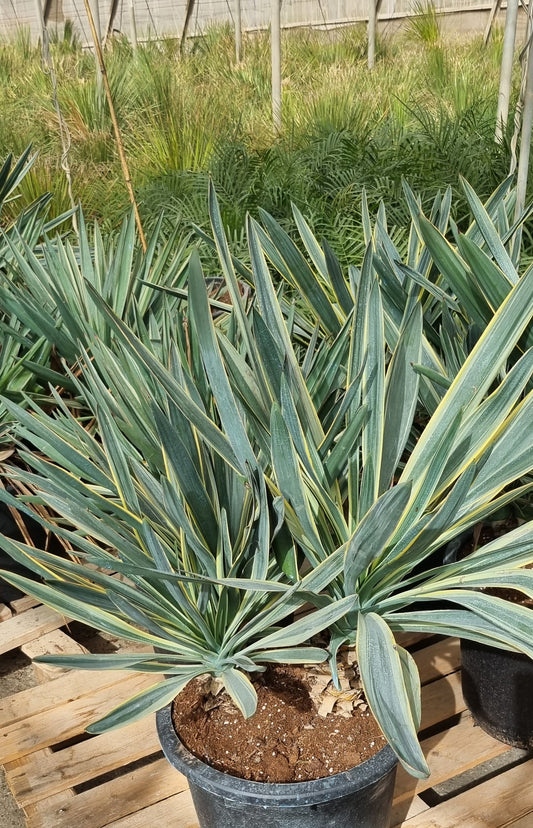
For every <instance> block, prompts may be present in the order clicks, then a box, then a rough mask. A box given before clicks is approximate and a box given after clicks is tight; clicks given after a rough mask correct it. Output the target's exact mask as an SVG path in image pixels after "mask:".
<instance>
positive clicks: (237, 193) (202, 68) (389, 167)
mask: <svg viewBox="0 0 533 828" xmlns="http://www.w3.org/2000/svg"><path fill="white" fill-rule="evenodd" d="M28 45H29V44H28ZM67 45H68V48H67ZM67 45H65V43H63V42H62V41H61V42H59V43H53V44H52V56H53V59H54V62H55V67H56V73H57V76H58V89H59V96H60V104H61V109H62V113H63V116H64V118H65V120H66V123H67V125H68V127H69V130H70V134H71V138H72V147H71V151H70V157H69V158H70V163H71V168H72V174H73V180H74V193H75V197H76V198H80V200H81V202H82V204H83V206H84V210H85V213H86V215H88V216H90V217H93V216H96V217H99V218H100V219H101V220H102V221H103V223H104V226H105V227H107V228H112V229H114V228H116V226H117V225H118V224H119V223H120V221H121V219H122V218H123V215H124V212H125V211H126V210H127V209H128V204H127V195H126V192H125V188H124V183H123V180H122V174H121V171H120V165H119V161H118V157H117V153H116V150H115V146H114V140H113V136H112V131H111V126H110V122H109V114H108V112H107V106H106V104H105V101H104V99H103V97H102V96H101V94H99V92H98V88H97V84H96V81H95V68H94V60H93V59H92V56H91V55H90V54H88V53H86V52H84V51H83V50H81V49H79V48H78V46H77V44H76V43H75V41H74V40H72V39H70V40H68V41H67ZM495 50H496V45H494V46H493V45H492V44H491V46H490V49H485V50H484V49H483V48H482V47H481V44H480V42H478V41H475V42H468V43H461V44H459V45H457V44H454V45H453V47H451V46H450V44H449V43H448V42H447V41H446V40H445V39H444V38H441V39H440V40H439V43H438V44H437V45H436V46H433V47H431V48H430V49H423V50H421V49H420V48H419V46H418V45H417V44H412V43H410V42H409V40H408V39H406V40H402V41H398V42H397V43H396V44H395V45H394V47H391V46H387V48H383V49H382V51H381V53H380V54H381V56H380V59H379V60H378V62H377V65H376V67H375V71H374V72H373V73H368V72H367V71H366V55H365V32H364V27H357V26H355V27H347V28H346V29H343V30H342V31H340V32H336V33H335V34H334V35H333V34H331V33H323V32H322V33H318V32H307V31H306V32H302V31H299V32H287V33H285V34H284V44H283V55H284V58H283V60H284V65H283V75H284V86H283V97H284V100H283V107H284V119H285V123H284V130H283V133H282V134H281V135H277V134H274V132H273V130H272V126H271V113H270V73H269V72H270V70H269V43H268V37H267V36H266V35H262V34H258V35H256V36H254V37H250V38H249V39H245V51H244V59H243V61H242V62H241V63H240V64H239V65H238V66H237V65H235V62H234V44H233V38H232V36H231V33H230V32H229V30H227V29H210V30H208V31H206V33H205V35H204V36H203V37H202V38H198V39H196V40H195V41H194V42H193V44H192V46H191V48H190V49H188V50H186V53H185V54H184V55H183V56H182V57H180V59H179V60H177V59H176V51H175V42H174V41H166V42H163V43H161V44H158V43H155V42H148V43H146V44H145V45H142V46H141V47H140V48H139V50H138V51H137V53H135V54H134V53H133V51H132V49H131V48H130V46H129V45H128V44H127V43H126V42H125V41H124V39H122V38H118V39H113V40H111V41H110V43H109V46H108V49H107V52H106V60H107V66H108V73H109V78H110V82H111V87H112V90H113V95H114V98H115V102H116V106H117V110H118V114H119V121H120V125H121V128H122V131H123V135H124V140H125V144H126V149H127V152H128V155H129V157H130V160H131V169H132V178H133V183H134V186H135V189H136V192H137V194H138V196H139V201H140V208H141V213H142V216H143V220H144V222H145V224H146V225H147V226H154V225H155V224H156V223H157V221H158V217H159V214H160V212H161V209H163V208H164V210H165V212H166V214H167V223H168V225H170V224H172V223H173V222H175V221H185V222H193V223H195V224H198V225H200V226H202V227H204V229H205V228H206V227H207V225H208V216H207V212H206V209H205V188H204V190H203V191H202V192H201V196H200V197H199V196H198V191H199V187H200V186H201V187H204V183H203V182H204V181H205V179H206V177H207V175H208V174H212V175H213V179H214V181H215V183H216V185H217V189H218V192H219V194H220V201H221V209H222V212H223V215H224V218H225V220H226V221H227V223H228V229H229V233H230V236H234V235H235V236H236V238H235V241H236V243H237V246H238V248H239V249H242V247H243V244H242V237H241V236H240V235H239V234H240V228H242V226H243V225H244V219H245V214H246V211H247V210H249V211H251V212H252V214H253V215H254V216H257V212H258V208H259V207H263V208H264V209H266V210H268V212H270V213H271V214H272V215H274V217H275V218H276V219H277V220H279V221H280V222H281V223H282V224H283V225H284V226H285V227H290V226H291V221H292V219H291V201H293V202H295V203H296V204H297V205H298V206H299V208H300V209H302V210H305V212H306V215H307V216H309V218H310V219H311V220H312V221H313V224H314V226H315V228H316V229H317V233H319V234H322V235H324V236H325V237H326V238H328V240H329V241H330V244H331V245H332V246H333V247H334V249H336V250H337V253H338V255H339V256H340V257H341V258H342V259H343V263H344V264H348V263H349V262H350V261H352V260H353V257H354V256H358V255H359V254H360V252H361V248H362V238H361V234H360V227H361V214H360V211H359V204H360V194H361V192H362V189H363V187H364V188H365V189H366V192H367V198H368V201H369V204H370V207H371V209H372V210H373V211H375V210H377V207H378V205H379V202H380V200H381V199H382V198H384V199H385V200H386V203H387V205H388V208H389V217H390V219H391V220H393V221H394V223H395V224H397V226H398V228H399V231H400V230H401V231H405V230H406V228H407V227H408V223H409V216H408V215H407V213H406V211H405V210H404V208H403V204H402V200H403V199H402V191H401V179H402V176H403V177H405V178H407V180H408V181H409V183H410V185H411V187H412V189H413V190H415V191H416V192H417V193H419V194H420V195H421V197H422V200H423V205H424V206H425V207H427V206H428V205H429V204H430V203H431V201H432V200H433V198H434V196H435V193H436V192H437V191H438V190H439V189H444V188H445V187H446V186H447V185H448V184H451V185H452V187H453V190H454V200H453V203H454V210H456V211H457V212H456V215H455V218H456V219H457V220H463V218H464V215H465V212H466V210H467V204H466V202H465V200H464V198H463V194H462V190H461V188H460V186H459V179H458V176H459V175H463V176H465V177H466V178H467V179H468V180H469V181H470V183H471V184H472V186H473V187H474V188H475V190H476V192H478V193H479V194H480V195H481V196H482V197H487V196H488V195H489V194H490V192H491V191H492V190H494V189H495V187H496V186H497V184H498V182H499V181H500V180H501V179H502V178H503V177H504V176H505V175H506V174H507V170H508V169H509V159H510V154H509V147H508V145H507V144H504V145H503V146H502V145H499V144H498V145H497V144H495V142H494V140H493V132H494V115H493V113H494V111H495V108H496V100H497V91H498V71H497V69H498V62H497V61H496V60H495V58H494V52H495ZM0 105H1V106H2V110H3V112H4V114H5V117H4V118H3V119H2V122H1V123H0V155H2V154H4V155H6V154H7V153H8V152H22V150H23V149H24V147H25V146H26V145H27V144H28V143H30V141H31V142H33V144H34V146H37V147H38V148H39V151H40V156H39V159H38V160H37V161H36V163H35V165H34V168H33V170H32V173H31V176H28V177H27V178H26V183H25V185H24V186H26V187H28V194H29V185H30V182H31V185H32V191H33V192H43V191H45V190H49V191H50V192H52V193H53V201H52V204H51V209H52V211H53V214H54V213H56V214H57V213H60V212H61V211H62V210H63V209H65V207H66V204H67V202H66V190H65V182H64V180H63V175H62V171H61V169H60V163H59V159H60V157H61V148H60V142H59V134H58V125H57V118H56V115H55V112H54V109H53V106H52V103H51V89H50V81H49V78H48V76H47V75H45V74H44V73H43V71H42V69H41V62H40V56H39V54H38V51H37V50H35V49H31V50H30V51H29V52H28V50H27V48H24V49H22V48H21V47H20V46H17V45H15V44H12V45H7V44H6V45H3V46H1V47H0ZM15 127H16V128H15ZM235 148H238V152H236V151H235ZM241 161H242V165H241ZM243 170H249V171H250V176H249V178H247V177H246V176H245V175H243ZM228 182H232V183H231V185H230V186H228Z"/></svg>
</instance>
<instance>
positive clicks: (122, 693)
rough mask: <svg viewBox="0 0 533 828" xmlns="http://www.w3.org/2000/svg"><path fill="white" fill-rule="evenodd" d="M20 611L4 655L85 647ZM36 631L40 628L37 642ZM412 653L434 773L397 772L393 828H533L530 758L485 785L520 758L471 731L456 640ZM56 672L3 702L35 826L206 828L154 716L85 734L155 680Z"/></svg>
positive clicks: (2, 722) (2, 725)
mask: <svg viewBox="0 0 533 828" xmlns="http://www.w3.org/2000/svg"><path fill="white" fill-rule="evenodd" d="M16 609H17V608H16V607H15V608H13V607H11V610H12V611H11V612H10V613H7V612H5V613H4V616H5V619H6V620H4V621H2V622H1V623H0V652H2V651H5V649H4V650H2V647H4V648H6V647H8V644H7V642H8V641H9V636H12V638H11V641H12V642H15V645H14V646H20V647H21V648H25V649H26V652H29V653H30V654H35V653H36V652H43V651H46V650H48V651H52V652H59V651H64V652H74V651H76V648H79V646H80V645H79V644H77V643H76V642H75V641H74V640H73V639H72V638H71V637H70V636H69V635H68V634H67V633H65V632H61V631H60V636H59V638H58V635H57V631H58V630H59V628H60V627H61V626H64V624H65V619H63V618H62V617H61V616H59V615H58V614H57V613H51V611H50V610H45V608H43V607H39V606H34V605H31V602H30V605H29V607H28V608H27V609H26V612H23V613H20V614H19V615H17V614H16ZM30 613H33V615H30ZM54 615H55V618H54V617H53V616H54ZM23 616H25V617H23ZM17 619H18V620H17ZM32 624H33V625H34V627H33V629H34V630H37V631H38V632H37V634H35V635H33V637H32V635H31V633H30V632H29V630H30V628H31V625H32ZM54 625H55V626H54ZM49 636H51V638H50V637H49ZM414 656H415V659H416V661H417V663H418V666H419V669H420V674H421V677H422V684H423V688H422V700H423V721H422V735H423V739H422V742H423V747H424V751H425V753H426V755H427V757H428V762H429V766H430V768H431V770H432V774H431V777H430V778H429V779H427V780H416V779H413V778H412V777H411V776H409V775H408V774H407V773H405V772H403V770H401V769H400V770H399V772H398V778H397V785H396V794H395V802H394V817H393V823H392V824H393V825H394V826H398V827H399V826H402V828H458V826H461V828H474V826H476V827H477V828H501V827H502V826H514V828H528V826H529V828H531V826H533V785H532V784H531V781H532V779H533V758H529V759H528V758H527V757H519V759H518V760H517V761H515V763H514V764H513V765H511V766H509V765H508V766H507V767H503V768H500V769H499V770H496V771H494V769H492V770H491V771H490V778H485V779H483V773H482V772H483V769H484V768H486V766H487V764H489V766H490V763H493V764H494V761H495V760H496V759H497V758H498V757H500V759H503V760H504V761H505V759H506V758H507V757H515V756H516V751H512V749H510V748H508V747H507V746H506V745H504V744H502V743H500V742H497V741H496V740H494V739H492V738H491V737H490V736H488V735H487V734H486V733H484V732H483V731H482V730H481V729H480V728H477V727H474V726H473V723H472V719H471V718H470V716H469V714H468V713H467V712H466V711H465V705H464V702H463V699H462V695H461V688H460V674H459V646H458V642H457V641H456V640H453V639H444V640H440V641H438V640H435V639H433V640H432V639H428V640H425V641H422V642H419V643H418V645H417V647H416V649H415V651H414ZM54 669H55V672H51V671H48V672H45V673H44V674H43V673H40V674H39V679H40V680H42V681H43V684H42V685H41V686H40V687H39V688H38V689H36V688H29V689H26V690H23V691H21V692H19V693H17V694H15V695H12V696H10V697H7V698H4V699H0V764H2V765H3V766H4V769H5V772H6V777H7V780H8V783H9V785H10V787H11V790H12V792H13V795H14V797H15V799H16V801H17V803H18V804H19V805H20V806H21V807H22V808H23V810H24V812H25V814H26V818H27V825H28V828H72V826H76V828H145V826H147V825H152V824H154V823H156V824H157V823H158V822H159V824H161V825H164V826H166V828H197V821H196V816H195V812H194V808H193V805H192V801H191V797H190V794H189V791H188V789H187V782H186V780H185V778H184V777H183V776H181V774H179V773H177V772H176V771H175V770H174V769H172V768H171V767H170V765H169V764H168V763H167V762H166V760H165V759H164V758H163V757H162V754H161V751H160V749H159V744H158V740H157V735H156V732H155V722H154V717H148V718H147V719H146V720H144V721H141V722H138V723H136V724H133V725H130V726H129V727H127V728H124V729H123V730H122V731H118V732H116V733H109V734H103V735H100V736H91V737H88V736H87V734H84V728H85V726H86V725H87V724H88V723H89V722H91V721H92V720H94V719H95V718H97V716H100V715H102V714H103V713H104V712H106V711H107V710H109V709H111V708H112V707H114V706H115V705H116V704H117V703H119V702H120V701H121V700H123V699H126V698H128V697H129V696H131V695H133V694H135V693H136V692H139V691H140V690H142V689H143V688H145V687H147V686H149V685H150V684H151V683H153V682H154V677H153V676H145V675H142V674H132V673H117V672H83V673H82V672H78V671H61V672H58V671H57V668H54ZM424 733H425V734H426V737H425V738H424ZM467 772H470V774H472V772H474V774H476V773H477V776H478V777H479V778H478V779H477V780H476V781H475V783H474V784H472V782H471V781H470V782H469V783H468V785H467V786H466V787H465V786H463V788H464V789H463V790H460V792H455V793H453V792H452V794H451V795H450V794H448V796H447V797H445V798H444V799H442V797H439V796H438V791H439V787H438V786H442V784H443V783H449V782H450V780H457V781H458V783H460V782H461V780H462V779H464V775H465V774H467Z"/></svg>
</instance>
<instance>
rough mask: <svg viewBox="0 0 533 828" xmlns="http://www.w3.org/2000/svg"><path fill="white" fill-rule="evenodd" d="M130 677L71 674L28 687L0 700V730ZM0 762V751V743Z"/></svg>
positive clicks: (89, 673)
mask: <svg viewBox="0 0 533 828" xmlns="http://www.w3.org/2000/svg"><path fill="white" fill-rule="evenodd" d="M127 676H131V673H127V672H122V671H121V672H116V671H114V670H113V671H109V672H107V671H102V672H100V671H94V672H93V671H86V672H84V673H80V672H78V671H74V670H72V671H70V672H68V673H65V674H64V675H62V676H60V677H59V678H56V679H54V680H53V681H49V682H47V683H46V684H44V685H43V686H42V687H40V688H39V691H38V692H36V691H35V688H33V687H28V688H27V689H26V690H21V691H20V692H19V693H14V694H13V695H12V696H5V697H4V698H3V699H0V729H2V730H3V729H4V728H5V727H7V726H9V725H12V724H14V723H15V722H18V721H21V720H23V719H27V718H29V717H31V716H34V715H37V714H41V715H42V714H44V713H46V712H47V711H48V710H51V709H53V708H55V707H57V706H58V705H60V704H64V703H65V702H67V701H69V700H72V699H77V698H80V697H82V696H86V695H90V694H91V693H93V692H94V691H95V690H99V689H100V688H102V687H109V686H110V685H112V684H117V683H119V682H121V681H123V680H124V679H125V678H126V677H127ZM0 761H2V749H1V743H0Z"/></svg>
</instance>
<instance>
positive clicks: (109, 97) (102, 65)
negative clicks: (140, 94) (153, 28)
mask: <svg viewBox="0 0 533 828" xmlns="http://www.w3.org/2000/svg"><path fill="white" fill-rule="evenodd" d="M84 2H85V9H86V11H87V19H88V20H89V26H90V27H91V33H92V36H93V41H94V48H95V50H96V57H97V58H98V64H99V67H100V72H101V74H102V81H103V84H104V89H105V94H106V98H107V103H108V105H109V112H110V114H111V121H112V123H113V130H114V132H115V140H116V142H117V150H118V156H119V158H120V166H121V167H122V174H123V176H124V181H125V184H126V188H127V190H128V195H129V197H130V202H131V204H132V206H133V212H134V214H135V223H136V225H137V230H138V232H139V238H140V240H141V245H142V249H143V252H144V253H146V238H145V235H144V230H143V227H142V223H141V217H140V215H139V208H138V207H137V201H136V199H135V193H134V192H133V186H132V183H131V176H130V171H129V167H128V162H127V159H126V153H125V152H124V144H123V142H122V135H121V133H120V127H119V125H118V120H117V113H116V111H115V105H114V104H113V96H112V95H111V87H110V86H109V78H108V77H107V70H106V65H105V61H104V55H103V52H102V47H101V45H100V41H99V40H98V33H97V31H96V27H95V24H94V18H93V14H92V11H91V6H90V4H89V0H84Z"/></svg>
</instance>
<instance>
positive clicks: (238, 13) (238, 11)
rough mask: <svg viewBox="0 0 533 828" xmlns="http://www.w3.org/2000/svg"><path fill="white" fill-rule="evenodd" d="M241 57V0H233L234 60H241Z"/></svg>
mask: <svg viewBox="0 0 533 828" xmlns="http://www.w3.org/2000/svg"><path fill="white" fill-rule="evenodd" d="M241 58H242V15H241V0H235V60H236V61H237V63H240V62H241Z"/></svg>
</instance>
